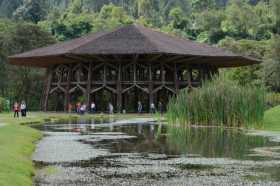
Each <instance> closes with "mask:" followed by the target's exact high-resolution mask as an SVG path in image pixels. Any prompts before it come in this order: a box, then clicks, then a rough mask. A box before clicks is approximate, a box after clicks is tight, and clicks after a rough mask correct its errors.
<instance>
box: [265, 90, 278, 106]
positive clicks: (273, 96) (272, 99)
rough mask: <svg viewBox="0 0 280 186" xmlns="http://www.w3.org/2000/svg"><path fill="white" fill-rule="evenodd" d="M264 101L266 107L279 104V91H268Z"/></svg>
mask: <svg viewBox="0 0 280 186" xmlns="http://www.w3.org/2000/svg"><path fill="white" fill-rule="evenodd" d="M265 102H266V108H267V109H269V108H272V107H275V106H278V105H280V93H274V92H271V93H268V94H267V95H266V99H265Z"/></svg>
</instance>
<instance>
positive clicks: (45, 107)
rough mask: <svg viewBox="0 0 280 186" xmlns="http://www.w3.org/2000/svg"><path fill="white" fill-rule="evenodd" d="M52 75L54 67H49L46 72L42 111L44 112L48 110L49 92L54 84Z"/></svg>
mask: <svg viewBox="0 0 280 186" xmlns="http://www.w3.org/2000/svg"><path fill="white" fill-rule="evenodd" d="M52 73H53V67H49V68H48V69H47V72H46V86H45V90H44V92H43V98H42V99H43V105H42V110H43V111H44V112H46V111H47V110H48V101H49V92H50V88H51V83H52Z"/></svg>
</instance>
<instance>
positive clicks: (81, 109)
mask: <svg viewBox="0 0 280 186" xmlns="http://www.w3.org/2000/svg"><path fill="white" fill-rule="evenodd" d="M86 110H87V105H86V104H82V106H81V108H80V113H81V114H82V115H84V114H85V112H86Z"/></svg>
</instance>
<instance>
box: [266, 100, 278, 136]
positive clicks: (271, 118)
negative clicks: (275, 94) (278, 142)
mask: <svg viewBox="0 0 280 186" xmlns="http://www.w3.org/2000/svg"><path fill="white" fill-rule="evenodd" d="M279 121H280V106H279V105H278V106H276V107H273V108H271V109H269V110H267V111H266V112H265V114H264V130H269V131H277V132H279V131H280V125H279Z"/></svg>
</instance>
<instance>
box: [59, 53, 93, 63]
mask: <svg viewBox="0 0 280 186" xmlns="http://www.w3.org/2000/svg"><path fill="white" fill-rule="evenodd" d="M64 57H65V58H67V59H71V60H74V61H75V62H87V61H88V59H87V58H85V57H82V56H77V55H72V54H65V55H64Z"/></svg>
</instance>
